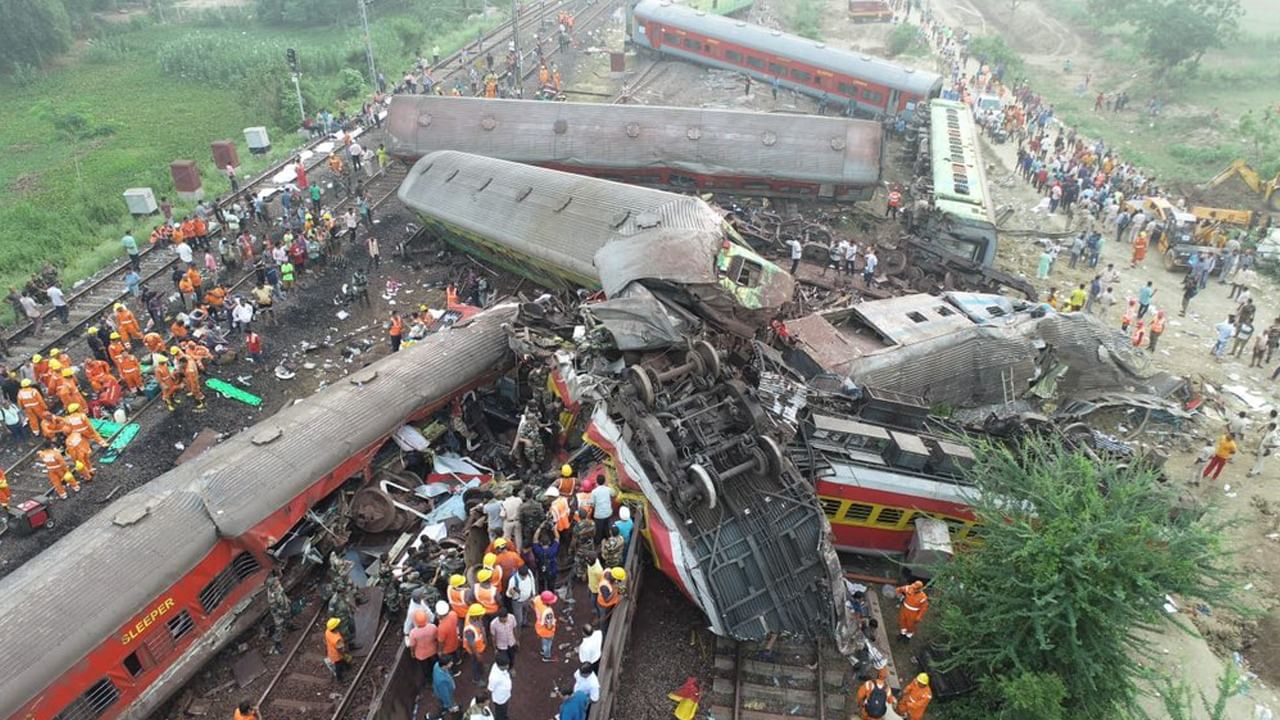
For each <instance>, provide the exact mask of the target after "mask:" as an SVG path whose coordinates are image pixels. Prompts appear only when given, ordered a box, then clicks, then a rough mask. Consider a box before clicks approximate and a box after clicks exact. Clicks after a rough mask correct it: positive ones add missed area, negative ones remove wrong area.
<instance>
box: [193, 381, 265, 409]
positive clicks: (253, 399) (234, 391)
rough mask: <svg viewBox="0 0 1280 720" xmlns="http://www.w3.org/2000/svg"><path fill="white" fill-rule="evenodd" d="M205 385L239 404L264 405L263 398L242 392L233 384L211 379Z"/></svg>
mask: <svg viewBox="0 0 1280 720" xmlns="http://www.w3.org/2000/svg"><path fill="white" fill-rule="evenodd" d="M204 385H205V387H207V388H209V389H210V390H212V391H214V392H216V393H218V394H219V395H221V396H222V397H225V398H231V399H232V400H237V401H239V402H242V403H244V404H245V405H250V406H252V407H259V406H260V405H262V398H260V397H258V396H257V395H254V394H253V393H249V392H245V391H244V390H241V389H240V388H238V387H236V386H235V385H232V384H231V383H229V382H227V381H225V380H219V379H218V378H209V379H208V380H205V381H204Z"/></svg>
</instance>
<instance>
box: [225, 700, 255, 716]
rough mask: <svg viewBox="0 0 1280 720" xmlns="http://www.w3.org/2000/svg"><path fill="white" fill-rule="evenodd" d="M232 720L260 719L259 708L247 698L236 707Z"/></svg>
mask: <svg viewBox="0 0 1280 720" xmlns="http://www.w3.org/2000/svg"><path fill="white" fill-rule="evenodd" d="M231 720H258V710H257V708H255V707H254V706H253V703H251V702H249V701H248V700H245V701H243V702H241V703H240V706H239V707H237V708H236V712H235V716H234V717H232V719H231Z"/></svg>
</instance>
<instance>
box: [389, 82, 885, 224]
mask: <svg viewBox="0 0 1280 720" xmlns="http://www.w3.org/2000/svg"><path fill="white" fill-rule="evenodd" d="M387 130H388V132H389V134H390V136H391V140H390V143H389V149H390V151H391V153H392V154H393V155H395V156H397V157H399V158H401V159H403V160H405V161H407V162H415V161H416V160H417V159H418V158H420V157H422V156H423V155H426V154H428V153H431V152H435V151H437V150H457V151H460V152H468V153H475V154H478V155H485V156H488V157H494V158H498V159H501V160H510V161H512V162H519V163H527V164H531V165H539V166H542V167H548V168H552V169H555V170H564V171H567V172H573V173H579V174H582V175H591V176H593V177H598V178H603V179H606V180H617V181H619V182H626V183H630V184H633V185H644V186H646V187H655V188H659V189H664V190H675V191H690V190H699V191H704V192H724V193H736V194H743V195H766V196H770V197H787V198H796V199H804V200H831V201H836V202H853V201H856V200H869V199H871V197H872V196H873V195H874V194H875V190H876V187H877V186H878V185H879V184H880V179H881V172H882V166H883V155H884V147H885V144H884V128H883V126H882V125H881V124H880V123H878V122H874V121H870V120H854V119H849V118H844V117H823V116H818V115H801V114H794V113H760V112H744V111H741V110H721V109H714V108H684V107H661V106H654V105H633V104H624V105H612V104H604V103H568V102H563V103H562V102H556V103H548V102H541V103H539V102H528V101H523V100H494V99H488V98H464V97H447V96H437V95H398V96H396V97H394V98H392V100H391V109H390V111H389V114H388V116H387Z"/></svg>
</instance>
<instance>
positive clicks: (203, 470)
mask: <svg viewBox="0 0 1280 720" xmlns="http://www.w3.org/2000/svg"><path fill="white" fill-rule="evenodd" d="M514 317H515V306H514V305H502V306H498V307H495V308H491V309H489V310H486V311H484V312H482V313H480V314H478V315H476V316H475V317H474V318H472V319H471V321H470V322H468V323H466V324H464V325H462V326H459V327H454V328H451V329H448V330H444V331H441V332H439V333H436V334H434V335H430V336H428V337H427V338H426V339H425V340H423V341H422V342H419V343H417V344H414V345H412V346H409V347H406V348H405V349H403V350H402V351H401V352H399V353H396V354H394V355H392V356H390V357H387V358H383V359H382V360H379V361H378V362H376V363H373V364H371V365H370V366H369V367H367V368H364V369H362V370H358V371H356V372H354V373H352V374H351V375H350V376H349V377H348V378H347V379H344V380H343V381H340V382H339V383H336V384H334V385H331V386H329V387H327V388H324V389H322V390H320V391H318V392H316V393H315V394H313V395H311V396H310V397H308V398H306V399H305V400H303V401H302V402H300V403H297V404H295V405H292V406H290V407H288V408H286V409H284V410H282V411H281V412H280V413H278V414H276V415H274V416H272V417H269V418H267V419H265V420H263V421H262V422H259V423H258V424H256V425H254V426H253V427H251V428H249V429H247V430H244V431H243V432H240V433H238V434H237V435H235V436H234V437H232V438H230V439H228V440H227V441H225V442H223V443H221V444H219V445H217V446H215V447H213V448H211V449H210V450H208V451H207V452H205V453H204V454H202V455H200V456H198V457H196V458H194V459H192V460H190V461H189V462H187V463H184V464H183V465H180V466H178V467H177V468H174V469H173V470H170V471H169V472H167V473H165V474H163V475H161V476H160V477H158V478H156V479H155V480H152V481H151V482H149V483H147V484H146V485H144V486H142V487H140V488H138V489H137V490H134V491H133V492H131V493H129V494H128V495H126V496H124V497H122V498H120V499H119V500H116V501H115V502H114V503H112V504H111V505H109V506H107V508H106V509H104V510H102V511H101V512H99V513H98V514H97V515H94V516H93V517H91V518H90V519H89V520H87V521H85V522H84V523H83V524H81V525H80V526H79V527H77V528H76V529H75V530H73V531H72V532H70V533H68V534H67V535H66V536H65V537H63V538H62V539H61V540H59V541H58V542H56V543H54V544H53V545H52V546H50V547H48V548H46V549H45V550H44V552H42V553H40V554H39V555H37V556H36V557H35V558H33V559H32V560H30V561H29V562H27V563H25V564H24V565H23V566H21V567H19V568H18V569H17V570H15V571H14V572H13V573H11V574H9V575H8V576H7V577H5V578H3V579H2V580H0V603H2V604H0V607H2V608H4V612H2V613H0V638H2V639H0V657H4V658H5V659H6V660H8V661H9V662H8V665H9V666H10V668H11V669H10V670H6V671H5V672H2V673H0V716H8V715H11V714H12V713H14V712H16V711H17V709H18V707H20V706H21V704H23V703H25V702H26V701H27V700H28V699H29V698H31V697H33V696H34V695H35V694H36V693H38V692H40V691H41V690H42V689H44V688H45V687H47V686H48V684H49V683H50V682H52V681H53V680H55V679H57V678H58V677H60V676H61V675H62V674H63V673H65V672H66V671H67V670H68V669H69V668H71V667H72V666H73V665H75V663H77V662H79V661H80V660H81V658H83V657H84V656H85V655H86V654H87V653H88V652H89V651H90V650H91V649H92V648H93V647H95V646H96V645H97V644H98V643H100V642H102V640H103V639H104V638H110V637H113V636H114V635H115V634H116V633H118V632H120V631H121V627H122V626H123V625H124V624H125V623H126V622H128V621H129V620H130V619H131V618H133V617H134V616H135V615H137V614H138V613H140V612H142V611H143V610H145V609H146V608H147V603H150V602H152V601H153V600H154V599H155V598H157V597H159V596H160V595H161V593H163V592H164V591H165V590H167V589H168V588H169V587H171V586H172V585H173V584H174V583H175V582H176V581H177V580H178V579H179V578H180V577H182V576H183V575H184V574H185V573H187V572H188V571H190V570H191V568H192V567H194V566H195V565H196V564H197V563H199V562H200V561H201V560H202V559H203V558H204V557H205V556H206V555H207V554H208V553H209V552H210V551H211V550H212V549H213V548H214V547H215V545H216V543H217V541H218V538H219V536H221V537H227V538H236V537H241V536H244V535H246V534H250V533H252V531H253V530H254V528H255V526H256V525H257V524H258V523H260V522H262V521H263V520H264V519H266V518H267V517H269V516H271V515H272V514H274V513H275V512H276V511H278V510H279V509H280V508H282V507H284V506H285V505H287V504H289V503H290V502H291V501H293V500H294V499H295V498H297V497H298V496H299V495H302V494H303V493H304V492H305V491H306V490H307V489H308V488H309V487H310V486H311V485H312V484H313V483H315V482H316V481H317V480H319V479H320V478H322V477H324V476H325V475H326V474H328V473H329V472H331V471H332V470H333V469H334V468H336V467H337V466H338V465H340V464H341V463H342V462H343V461H344V460H346V459H347V458H349V457H351V456H353V455H355V454H356V453H357V452H358V451H359V450H361V449H363V448H365V447H367V446H369V445H370V444H372V443H374V442H376V441H377V440H378V439H379V438H380V437H383V436H386V435H388V434H389V433H391V432H393V431H394V430H395V429H396V428H397V427H398V426H399V425H400V423H401V421H402V420H403V419H404V418H405V417H407V416H409V415H410V414H411V413H413V412H414V411H415V410H417V409H419V408H421V407H422V406H424V405H427V404H429V403H430V402H432V401H434V400H439V399H442V398H444V397H447V396H449V395H451V394H453V393H454V392H456V391H457V390H459V389H461V388H463V387H465V386H467V385H468V384H470V383H472V382H475V381H476V380H478V379H479V378H480V377H481V376H482V375H483V374H484V373H486V372H487V371H488V370H490V369H491V368H493V367H494V366H496V365H499V364H501V362H502V361H503V360H504V359H506V358H508V357H509V356H510V350H509V348H508V345H507V335H506V331H505V330H504V329H503V328H502V325H503V323H506V322H509V321H511V320H512V319H514ZM375 374H376V376H375ZM357 381H360V384H356V383H357ZM267 438H273V439H271V440H269V441H268V442H266V443H265V444H261V445H260V444H259V443H262V442H263V441H264V440H266V439H267ZM309 500H314V499H309ZM55 502H56V501H55ZM69 502H74V500H72V501H69ZM310 505H311V502H306V503H304V502H297V503H294V504H293V513H292V515H291V518H292V519H293V520H295V521H296V520H297V519H298V518H299V517H300V516H301V515H302V514H303V513H305V512H306V510H307V509H308V508H309V507H310ZM54 513H55V517H56V513H57V507H56V506H55V507H54ZM254 540H256V541H258V544H260V545H263V546H265V545H267V544H268V540H269V539H268V538H256V539H251V540H250V542H248V543H246V544H249V545H252V544H254Z"/></svg>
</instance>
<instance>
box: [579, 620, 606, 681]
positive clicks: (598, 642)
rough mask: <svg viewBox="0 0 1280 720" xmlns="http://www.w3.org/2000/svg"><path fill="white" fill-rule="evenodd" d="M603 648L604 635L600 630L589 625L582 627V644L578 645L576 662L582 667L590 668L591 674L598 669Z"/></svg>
mask: <svg viewBox="0 0 1280 720" xmlns="http://www.w3.org/2000/svg"><path fill="white" fill-rule="evenodd" d="M603 646H604V633H603V632H600V628H597V627H592V626H590V625H583V626H582V642H580V643H578V662H580V663H582V666H583V667H589V668H591V672H597V671H598V670H599V669H600V652H601V649H602V648H603Z"/></svg>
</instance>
